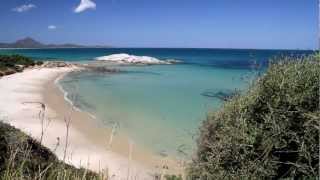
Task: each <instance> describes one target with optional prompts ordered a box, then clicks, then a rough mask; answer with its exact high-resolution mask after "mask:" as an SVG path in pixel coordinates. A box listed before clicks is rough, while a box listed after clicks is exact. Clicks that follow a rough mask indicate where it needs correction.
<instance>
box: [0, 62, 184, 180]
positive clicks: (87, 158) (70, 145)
mask: <svg viewBox="0 0 320 180" xmlns="http://www.w3.org/2000/svg"><path fill="white" fill-rule="evenodd" d="M74 70H77V68H75V67H74V68H70V67H65V68H41V69H29V70H25V71H24V72H23V73H17V74H13V75H10V76H5V77H3V78H1V79H0V119H1V120H2V119H4V121H6V122H8V123H10V124H11V125H13V126H15V127H17V128H19V129H21V130H23V131H24V132H26V133H28V134H30V135H31V136H32V137H34V138H37V139H38V140H40V139H42V144H43V145H45V146H46V147H48V148H50V149H51V150H52V151H54V152H55V154H56V155H57V156H58V157H59V159H61V160H63V159H65V161H66V162H67V163H70V164H73V165H75V166H77V167H80V166H82V167H86V168H89V169H92V170H95V171H107V172H108V175H109V176H110V177H112V178H111V179H153V175H154V174H159V173H177V172H178V173H179V172H180V170H181V168H180V167H179V165H178V163H177V162H176V161H175V160H173V159H171V158H170V159H169V158H162V157H160V156H158V155H155V154H153V153H151V152H149V151H148V150H146V149H145V148H142V147H138V146H137V145H135V144H133V143H132V142H131V141H130V140H129V138H128V137H125V136H122V135H117V136H115V137H113V140H112V144H111V147H110V146H108V144H109V142H110V136H111V134H112V133H111V132H112V131H111V129H108V128H105V127H102V126H100V125H99V123H98V120H96V119H94V118H92V117H91V116H89V114H87V113H85V112H81V111H77V110H74V109H73V108H72V106H71V104H70V103H68V102H67V101H65V99H64V95H63V93H62V91H61V90H60V89H59V87H58V86H57V84H56V82H57V81H58V80H59V79H60V78H61V77H62V76H64V75H65V74H66V73H68V72H71V71H74ZM40 103H43V104H45V110H44V111H43V109H42V107H41V104H40ZM40 112H45V113H43V114H44V117H45V118H44V120H43V121H41V120H40V119H41V118H39V113H40ZM66 122H70V127H69V128H67V126H66V124H67V123H66ZM42 129H43V131H42ZM67 129H68V138H66V136H67ZM42 134H43V135H42ZM41 137H42V138H41ZM66 139H67V145H66ZM66 147H67V148H66ZM65 152H66V153H65ZM164 166H165V167H166V166H167V167H168V169H167V168H163V167H164ZM128 177H129V178H128Z"/></svg>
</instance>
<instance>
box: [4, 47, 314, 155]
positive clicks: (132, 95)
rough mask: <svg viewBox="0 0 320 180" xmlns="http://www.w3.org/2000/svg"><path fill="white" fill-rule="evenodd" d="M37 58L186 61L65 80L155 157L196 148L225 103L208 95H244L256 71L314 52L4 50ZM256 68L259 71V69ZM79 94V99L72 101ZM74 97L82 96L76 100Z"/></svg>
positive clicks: (85, 105) (88, 107)
mask: <svg viewBox="0 0 320 180" xmlns="http://www.w3.org/2000/svg"><path fill="white" fill-rule="evenodd" d="M1 53H2V54H12V53H19V54H23V55H27V56H30V57H33V58H37V59H64V60H69V61H79V62H90V61H92V59H94V58H95V57H98V56H104V55H109V54H114V53H128V54H134V55H146V56H152V57H156V58H159V59H176V60H181V61H183V63H182V64H176V65H154V66H120V67H117V68H120V69H121V70H123V71H122V72H120V73H115V74H101V73H100V74H99V73H94V72H80V73H71V74H69V75H68V76H66V77H65V78H64V79H63V80H62V81H61V85H62V87H63V88H64V89H65V90H66V91H67V92H68V93H69V98H71V99H73V100H74V101H75V102H74V103H75V105H76V106H78V107H79V108H80V109H82V110H85V111H88V112H90V113H91V114H93V115H95V116H96V117H97V119H98V120H99V122H101V124H103V125H105V126H108V127H112V126H113V125H114V124H117V125H118V130H119V131H121V132H122V133H125V134H127V135H128V136H129V137H130V138H131V140H132V141H133V142H134V143H136V144H139V145H143V146H146V147H148V148H150V149H152V150H153V151H154V152H156V153H161V154H170V155H175V156H183V154H184V153H187V154H190V153H192V152H193V148H194V147H195V139H194V138H195V137H196V136H197V132H198V127H199V126H200V124H201V122H202V121H203V120H204V119H205V118H206V114H207V113H208V112H210V111H214V110H217V109H218V108H219V107H220V106H221V105H222V103H223V102H222V101H221V100H220V99H219V98H215V97H211V96H205V95H206V94H209V95H212V94H215V93H222V94H223V93H225V92H232V91H234V90H235V89H238V90H244V89H246V87H247V86H248V82H247V81H248V80H249V79H251V78H252V77H253V76H254V74H255V71H253V66H252V65H253V64H256V65H260V69H259V70H258V71H263V69H265V67H266V65H267V62H268V59H269V58H271V57H274V56H275V55H281V54H286V55H292V54H295V55H297V54H309V53H311V52H310V51H280V50H227V49H38V50H36V49H35V50H0V54H1ZM255 67H256V66H255ZM73 94H76V95H77V96H73ZM72 97H77V98H76V100H75V99H74V98H72Z"/></svg>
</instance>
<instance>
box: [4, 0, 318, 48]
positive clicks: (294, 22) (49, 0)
mask: <svg viewBox="0 0 320 180" xmlns="http://www.w3.org/2000/svg"><path fill="white" fill-rule="evenodd" d="M82 1H84V2H83V3H82V5H81V6H80V7H79V5H80V0H2V2H1V6H0V22H1V26H0V28H1V31H0V41H1V42H12V41H15V40H16V39H20V38H23V37H26V36H30V37H33V38H35V39H37V40H39V41H41V42H44V43H64V42H71V43H78V44H91V45H93V44H99V45H102V44H104V45H113V46H118V47H197V48H200V47H207V48H268V49H297V48H299V49H314V48H316V47H317V0H157V1H156V0H82Z"/></svg>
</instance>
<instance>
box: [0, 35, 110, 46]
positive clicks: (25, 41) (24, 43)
mask: <svg viewBox="0 0 320 180" xmlns="http://www.w3.org/2000/svg"><path fill="white" fill-rule="evenodd" d="M110 47H111V46H103V45H95V46H86V45H78V44H72V43H64V44H44V43H41V42H39V41H37V40H34V39H33V38H31V37H26V38H23V39H19V40H17V41H15V42H13V43H1V42H0V48H110Z"/></svg>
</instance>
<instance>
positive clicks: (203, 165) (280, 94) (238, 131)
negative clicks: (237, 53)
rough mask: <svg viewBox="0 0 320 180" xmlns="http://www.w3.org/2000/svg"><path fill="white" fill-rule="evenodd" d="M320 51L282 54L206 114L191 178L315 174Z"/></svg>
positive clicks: (271, 176) (297, 176)
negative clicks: (248, 84)
mask: <svg viewBox="0 0 320 180" xmlns="http://www.w3.org/2000/svg"><path fill="white" fill-rule="evenodd" d="M319 86H320V56H319V55H312V56H308V57H303V58H289V57H287V58H282V59H281V60H280V61H277V63H271V64H270V65H269V68H268V69H267V71H266V73H265V74H264V75H263V76H262V77H260V78H258V79H257V81H256V82H255V83H254V84H253V85H252V86H251V87H250V88H249V90H248V91H247V92H246V93H245V94H243V95H237V96H235V97H234V98H232V100H230V101H228V102H226V103H225V104H224V106H223V108H222V109H221V110H219V111H217V112H214V113H213V114H211V115H209V116H208V117H207V120H206V121H204V123H203V125H202V127H201V129H200V137H199V138H198V142H197V143H198V150H197V154H196V157H195V158H194V160H193V162H192V163H191V165H190V167H189V169H188V174H189V177H190V178H191V179H235V178H236V179H240V178H245V179H247V178H250V179H251V178H255V179H257V178H258V179H261V178H262V179H263V178H274V179H277V178H315V177H318V174H319V123H320V110H319Z"/></svg>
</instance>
